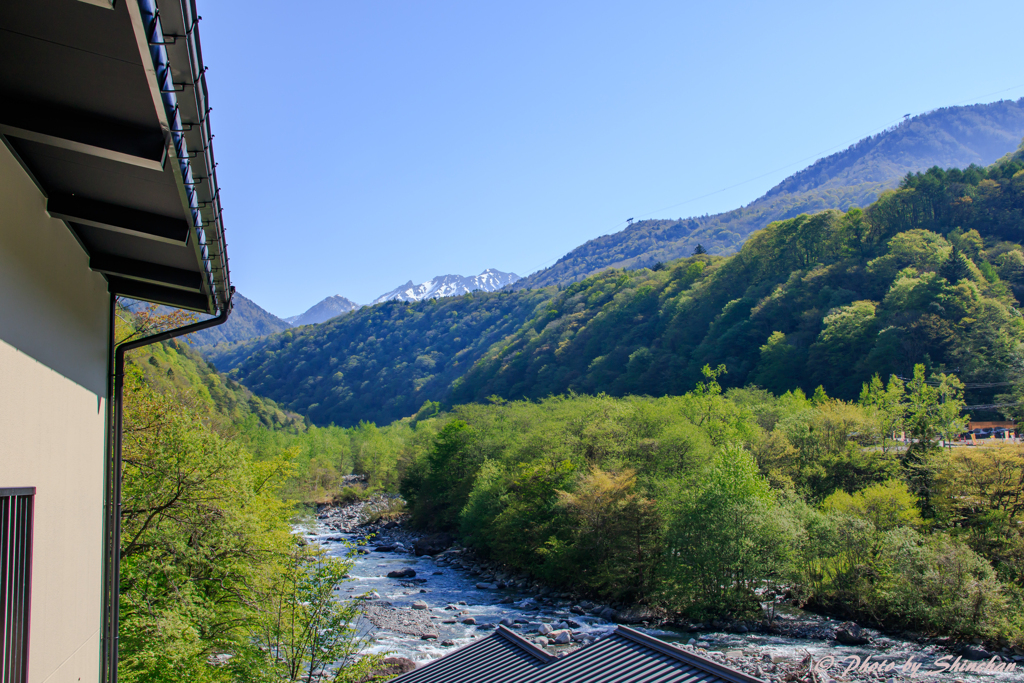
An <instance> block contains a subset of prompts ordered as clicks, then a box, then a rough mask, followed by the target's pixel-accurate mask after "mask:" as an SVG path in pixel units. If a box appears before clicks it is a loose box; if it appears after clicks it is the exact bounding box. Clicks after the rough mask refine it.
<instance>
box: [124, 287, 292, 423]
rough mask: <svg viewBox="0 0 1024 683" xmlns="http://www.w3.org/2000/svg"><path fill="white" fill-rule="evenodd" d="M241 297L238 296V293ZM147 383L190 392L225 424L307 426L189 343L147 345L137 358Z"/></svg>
mask: <svg viewBox="0 0 1024 683" xmlns="http://www.w3.org/2000/svg"><path fill="white" fill-rule="evenodd" d="M236 296H237V295H236ZM136 364H137V366H138V367H139V370H140V372H141V373H142V376H143V377H144V378H145V381H146V383H147V385H149V386H150V387H151V388H152V389H154V390H155V391H158V392H160V393H162V394H167V395H181V394H189V395H191V396H193V397H194V399H195V400H197V401H199V402H200V403H201V404H202V405H205V406H207V407H208V408H209V415H210V419H211V420H212V421H213V422H214V424H216V425H219V426H221V427H224V426H227V425H239V424H244V423H246V422H247V421H250V420H252V421H254V422H255V423H256V424H260V425H263V426H264V427H268V428H270V429H285V430H292V431H294V430H296V429H299V430H301V429H303V428H304V426H305V419H304V418H303V417H302V416H301V415H299V414H297V413H294V412H290V411H286V410H282V409H281V408H280V407H279V406H278V405H277V404H276V403H274V401H272V400H270V399H268V398H264V397H262V396H257V395H255V394H253V393H252V392H251V391H249V389H247V388H246V387H244V386H242V385H241V384H239V383H238V382H235V381H234V380H231V379H228V378H227V377H226V376H224V375H222V374H220V373H218V372H217V370H216V368H215V367H213V365H212V364H210V362H209V361H207V360H205V359H204V358H203V357H202V356H201V355H199V353H198V352H197V351H196V350H194V349H192V348H191V347H190V346H189V345H188V343H187V342H185V341H181V340H176V339H172V340H171V341H168V342H163V343H160V344H153V345H151V346H147V347H146V352H145V354H140V355H138V356H137V358H136Z"/></svg>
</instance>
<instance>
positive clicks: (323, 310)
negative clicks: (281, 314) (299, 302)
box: [284, 294, 360, 327]
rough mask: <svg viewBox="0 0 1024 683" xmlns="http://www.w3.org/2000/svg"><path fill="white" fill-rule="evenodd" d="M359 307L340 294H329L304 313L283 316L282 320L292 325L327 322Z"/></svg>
mask: <svg viewBox="0 0 1024 683" xmlns="http://www.w3.org/2000/svg"><path fill="white" fill-rule="evenodd" d="M358 308H360V305H359V304H357V303H356V302H354V301H352V300H350V299H347V298H345V297H343V296H341V295H340V294H335V295H334V296H329V297H327V298H326V299H323V300H322V301H320V302H318V303H316V304H313V305H312V306H310V307H309V308H308V309H307V310H306V311H305V312H304V313H300V314H299V315H293V316H291V317H290V318H285V319H284V321H285V322H286V323H288V324H289V325H292V326H293V327H298V326H299V325H315V324H318V323H323V322H327V321H328V320H331V319H332V318H337V317H338V316H340V315H345V314H346V313H351V312H352V311H354V310H357V309H358Z"/></svg>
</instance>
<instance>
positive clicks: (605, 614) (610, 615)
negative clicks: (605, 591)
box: [597, 607, 619, 621]
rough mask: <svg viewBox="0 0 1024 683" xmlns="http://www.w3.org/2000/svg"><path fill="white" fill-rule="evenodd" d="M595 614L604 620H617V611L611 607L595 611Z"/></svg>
mask: <svg viewBox="0 0 1024 683" xmlns="http://www.w3.org/2000/svg"><path fill="white" fill-rule="evenodd" d="M597 616H599V617H601V618H602V619H604V620H605V621H618V616H619V613H618V612H617V611H615V610H613V609H612V608H611V607H605V608H604V609H602V610H601V611H600V612H598V613H597Z"/></svg>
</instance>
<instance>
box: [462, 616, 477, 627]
mask: <svg viewBox="0 0 1024 683" xmlns="http://www.w3.org/2000/svg"><path fill="white" fill-rule="evenodd" d="M462 623H463V624H466V625H467V626H475V625H476V619H474V618H473V617H466V618H465V619H463V620H462Z"/></svg>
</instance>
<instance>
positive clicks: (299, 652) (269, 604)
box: [252, 543, 384, 682]
mask: <svg viewBox="0 0 1024 683" xmlns="http://www.w3.org/2000/svg"><path fill="white" fill-rule="evenodd" d="M351 568H352V554H351V552H350V553H349V556H348V557H347V558H346V559H341V558H338V557H333V556H330V555H328V554H327V553H326V551H324V550H323V549H321V548H319V547H317V546H310V545H306V544H304V543H294V544H293V546H292V550H291V552H290V553H289V554H288V557H287V558H286V560H285V562H284V563H283V565H282V566H281V568H280V569H279V571H278V572H277V576H276V577H275V581H274V582H273V583H272V584H271V586H270V588H269V591H268V595H267V596H266V602H265V603H264V604H263V606H262V615H261V618H260V619H259V620H258V622H257V627H256V628H255V629H253V631H252V638H253V639H254V640H255V642H257V643H258V644H259V645H260V646H261V650H262V651H264V652H265V653H266V655H267V657H266V664H265V667H266V668H267V669H270V670H271V671H276V672H278V673H279V675H280V677H281V678H278V679H277V680H281V679H282V678H283V680H286V681H292V682H295V681H300V680H302V681H308V680H313V679H314V678H315V677H316V675H318V673H319V672H321V671H328V670H331V671H332V673H331V675H330V676H329V679H330V680H334V681H363V680H366V679H367V677H368V676H369V675H370V674H371V673H372V672H373V671H374V670H375V669H379V668H381V667H382V666H383V657H384V655H381V654H378V655H367V656H361V657H360V656H359V655H360V652H361V650H362V648H363V647H364V646H365V644H366V643H365V641H364V640H363V639H361V638H359V637H358V632H357V630H356V626H355V622H356V618H357V617H358V616H359V614H360V612H361V606H360V602H359V600H349V601H341V600H337V599H335V591H336V590H337V589H338V587H339V586H340V585H341V584H342V583H343V582H344V581H345V580H346V575H347V574H348V572H349V570H350V569H351Z"/></svg>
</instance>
